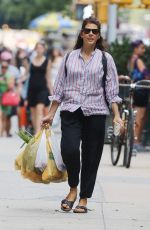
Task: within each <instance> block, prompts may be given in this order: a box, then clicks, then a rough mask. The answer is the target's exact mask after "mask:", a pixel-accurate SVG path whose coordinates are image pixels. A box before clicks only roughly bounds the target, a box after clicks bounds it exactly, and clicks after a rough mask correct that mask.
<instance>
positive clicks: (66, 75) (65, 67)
mask: <svg viewBox="0 0 150 230" xmlns="http://www.w3.org/2000/svg"><path fill="white" fill-rule="evenodd" d="M70 53H71V52H68V53H67V55H66V59H65V77H67V65H66V63H67V60H68V57H69V55H70Z"/></svg>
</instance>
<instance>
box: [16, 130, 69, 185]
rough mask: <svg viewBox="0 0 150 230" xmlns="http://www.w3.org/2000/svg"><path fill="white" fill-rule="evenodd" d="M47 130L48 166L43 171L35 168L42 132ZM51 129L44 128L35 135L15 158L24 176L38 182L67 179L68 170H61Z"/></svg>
mask: <svg viewBox="0 0 150 230" xmlns="http://www.w3.org/2000/svg"><path fill="white" fill-rule="evenodd" d="M43 132H45V137H46V141H45V144H46V146H45V148H46V152H47V166H46V167H45V169H44V170H43V172H42V171H41V170H40V169H39V170H38V168H35V162H36V156H37V151H38V148H39V145H40V141H42V138H41V137H42V134H43ZM50 136H51V131H50V130H49V129H42V130H41V131H40V132H39V133H38V134H37V135H35V137H33V138H32V139H31V140H30V141H29V143H28V144H27V145H26V147H25V148H24V150H23V151H22V152H21V153H20V154H19V156H18V157H17V158H16V160H15V168H16V170H20V171H21V174H22V175H23V177H25V178H28V179H29V180H31V181H33V182H36V183H44V184H47V183H50V182H61V181H66V180H67V172H66V171H63V172H62V171H59V170H58V168H57V166H56V163H55V160H54V156H53V153H52V149H51V145H50V140H49V139H50Z"/></svg>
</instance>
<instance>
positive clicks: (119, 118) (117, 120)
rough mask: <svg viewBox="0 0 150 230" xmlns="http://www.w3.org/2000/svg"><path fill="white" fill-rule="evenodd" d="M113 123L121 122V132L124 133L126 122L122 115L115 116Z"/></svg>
mask: <svg viewBox="0 0 150 230" xmlns="http://www.w3.org/2000/svg"><path fill="white" fill-rule="evenodd" d="M113 123H114V124H115V123H119V124H120V126H121V130H120V133H121V134H122V133H123V132H124V122H123V120H122V119H121V117H120V116H115V117H114V120H113Z"/></svg>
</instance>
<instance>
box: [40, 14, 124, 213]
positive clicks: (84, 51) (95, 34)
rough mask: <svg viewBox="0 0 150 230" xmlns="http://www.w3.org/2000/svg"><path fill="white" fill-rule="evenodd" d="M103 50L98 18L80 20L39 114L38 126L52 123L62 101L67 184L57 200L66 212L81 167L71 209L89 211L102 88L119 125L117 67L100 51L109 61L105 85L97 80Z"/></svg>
mask: <svg viewBox="0 0 150 230" xmlns="http://www.w3.org/2000/svg"><path fill="white" fill-rule="evenodd" d="M102 50H103V46H102V37H101V33H100V23H99V21H98V20H97V19H96V18H93V17H90V18H87V19H85V20H84V21H83V24H82V28H81V31H80V34H79V36H78V39H77V42H76V45H75V47H74V50H73V51H72V52H71V53H70V54H69V56H68V59H67V61H66V57H67V56H65V57H64V59H63V61H62V64H61V67H60V69H59V73H58V77H57V79H56V82H55V85H54V90H53V95H52V96H51V97H50V100H52V104H51V107H50V111H49V113H48V115H47V116H46V117H44V118H43V119H42V125H44V124H45V123H47V122H49V123H52V121H53V117H54V115H55V112H56V110H57V108H58V106H59V105H60V104H61V129H62V138H61V154H62V158H63V161H64V163H65V165H66V168H67V172H68V184H69V187H70V191H69V193H68V195H67V196H66V198H65V199H64V200H62V202H61V209H62V210H64V211H70V210H71V209H72V207H73V204H74V202H75V201H76V199H77V186H78V184H79V173H80V169H81V177H80V194H79V196H80V198H79V202H78V205H77V206H76V207H75V209H74V212H75V213H86V212H87V210H88V209H87V199H88V198H90V197H91V196H92V193H93V190H94V185H95V180H96V175H97V170H98V166H99V162H100V159H101V156H102V150H103V145H104V133H105V119H106V115H107V114H109V108H108V106H107V103H106V100H105V95H104V91H106V98H107V101H108V103H109V107H110V108H111V109H112V110H113V112H114V122H118V123H120V124H121V125H123V122H122V120H121V119H120V115H119V112H118V105H117V103H119V102H120V101H121V99H120V98H119V97H118V76H117V71H116V67H115V64H114V61H113V59H112V57H111V56H110V55H109V54H108V53H105V55H106V58H107V63H108V64H107V76H106V87H105V90H104V88H103V85H102V78H103V73H104V72H103V65H102ZM65 62H66V63H65ZM65 66H66V67H65ZM66 70H67V71H66ZM81 141H82V145H81V160H82V164H80V142H81Z"/></svg>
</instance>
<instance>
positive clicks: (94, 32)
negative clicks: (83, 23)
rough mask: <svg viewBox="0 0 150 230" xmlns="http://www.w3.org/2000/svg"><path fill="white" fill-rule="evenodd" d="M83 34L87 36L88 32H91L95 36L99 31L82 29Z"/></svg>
mask: <svg viewBox="0 0 150 230" xmlns="http://www.w3.org/2000/svg"><path fill="white" fill-rule="evenodd" d="M83 32H84V33H85V34H89V33H90V32H92V33H93V34H95V35H97V34H99V32H100V31H99V29H90V28H84V29H83Z"/></svg>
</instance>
